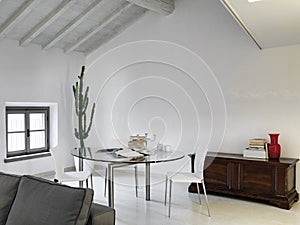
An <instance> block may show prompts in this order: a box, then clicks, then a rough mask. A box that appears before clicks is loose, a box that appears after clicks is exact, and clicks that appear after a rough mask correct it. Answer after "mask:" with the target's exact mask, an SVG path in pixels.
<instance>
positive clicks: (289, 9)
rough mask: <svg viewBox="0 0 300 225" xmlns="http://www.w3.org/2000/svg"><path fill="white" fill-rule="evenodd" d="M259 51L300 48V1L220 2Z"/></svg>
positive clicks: (227, 0)
mask: <svg viewBox="0 0 300 225" xmlns="http://www.w3.org/2000/svg"><path fill="white" fill-rule="evenodd" d="M220 1H221V2H222V3H223V4H224V5H225V7H226V8H227V9H228V10H229V12H230V13H231V14H232V15H233V16H234V18H235V19H236V20H237V21H238V23H239V24H240V25H241V26H242V27H243V28H244V29H245V31H246V32H247V33H248V34H249V36H250V37H251V38H252V39H253V40H254V41H255V42H256V44H257V45H258V46H259V48H262V49H264V48H273V47H281V46H290V45H298V44H300V0H220Z"/></svg>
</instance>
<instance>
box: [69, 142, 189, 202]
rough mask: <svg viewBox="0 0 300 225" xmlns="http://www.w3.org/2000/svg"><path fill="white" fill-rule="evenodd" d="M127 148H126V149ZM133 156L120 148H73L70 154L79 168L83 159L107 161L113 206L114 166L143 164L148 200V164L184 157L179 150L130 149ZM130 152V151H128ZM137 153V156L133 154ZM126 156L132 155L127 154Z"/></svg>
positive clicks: (110, 198) (109, 194) (109, 190)
mask: <svg viewBox="0 0 300 225" xmlns="http://www.w3.org/2000/svg"><path fill="white" fill-rule="evenodd" d="M127 150H128V149H127ZM130 150H131V149H130ZM132 151H133V152H132V153H134V154H133V155H134V157H126V156H123V155H122V154H119V153H121V152H123V149H122V148H95V147H85V148H74V149H72V150H71V155H73V156H75V157H78V158H79V170H82V168H83V162H82V161H83V159H85V160H92V161H99V162H104V163H107V174H108V205H109V206H110V207H112V208H114V168H118V167H123V166H128V165H133V164H144V165H145V189H146V190H145V191H146V200H147V201H149V200H150V186H151V185H150V165H151V164H154V163H163V162H170V161H175V160H179V159H182V158H184V156H185V154H184V153H183V152H180V151H168V152H166V151H162V150H156V151H147V150H141V151H137V150H132ZM129 153H130V152H129ZM135 153H138V157H137V156H136V155H135ZM128 156H132V154H129V155H128Z"/></svg>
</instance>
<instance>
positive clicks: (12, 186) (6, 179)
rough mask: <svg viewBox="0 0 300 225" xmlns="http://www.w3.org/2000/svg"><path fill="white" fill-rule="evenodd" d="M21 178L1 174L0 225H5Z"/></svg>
mask: <svg viewBox="0 0 300 225" xmlns="http://www.w3.org/2000/svg"><path fill="white" fill-rule="evenodd" d="M20 179H21V177H20V176H17V175H11V174H5V173H1V172H0V225H5V223H6V219H7V216H8V213H9V210H10V208H11V206H12V203H13V201H14V199H15V197H16V193H17V190H18V186H19V182H20Z"/></svg>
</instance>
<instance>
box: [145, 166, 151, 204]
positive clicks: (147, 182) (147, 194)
mask: <svg viewBox="0 0 300 225" xmlns="http://www.w3.org/2000/svg"><path fill="white" fill-rule="evenodd" d="M146 200H147V201H150V163H146Z"/></svg>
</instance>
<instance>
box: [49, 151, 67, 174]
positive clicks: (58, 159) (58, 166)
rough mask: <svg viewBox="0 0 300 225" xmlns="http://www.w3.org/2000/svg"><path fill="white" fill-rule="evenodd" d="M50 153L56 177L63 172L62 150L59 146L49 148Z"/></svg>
mask: <svg viewBox="0 0 300 225" xmlns="http://www.w3.org/2000/svg"><path fill="white" fill-rule="evenodd" d="M50 153H51V156H52V159H53V162H54V169H55V173H56V176H57V177H60V176H61V175H62V174H63V173H64V157H63V152H62V150H61V149H59V148H52V149H50Z"/></svg>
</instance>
